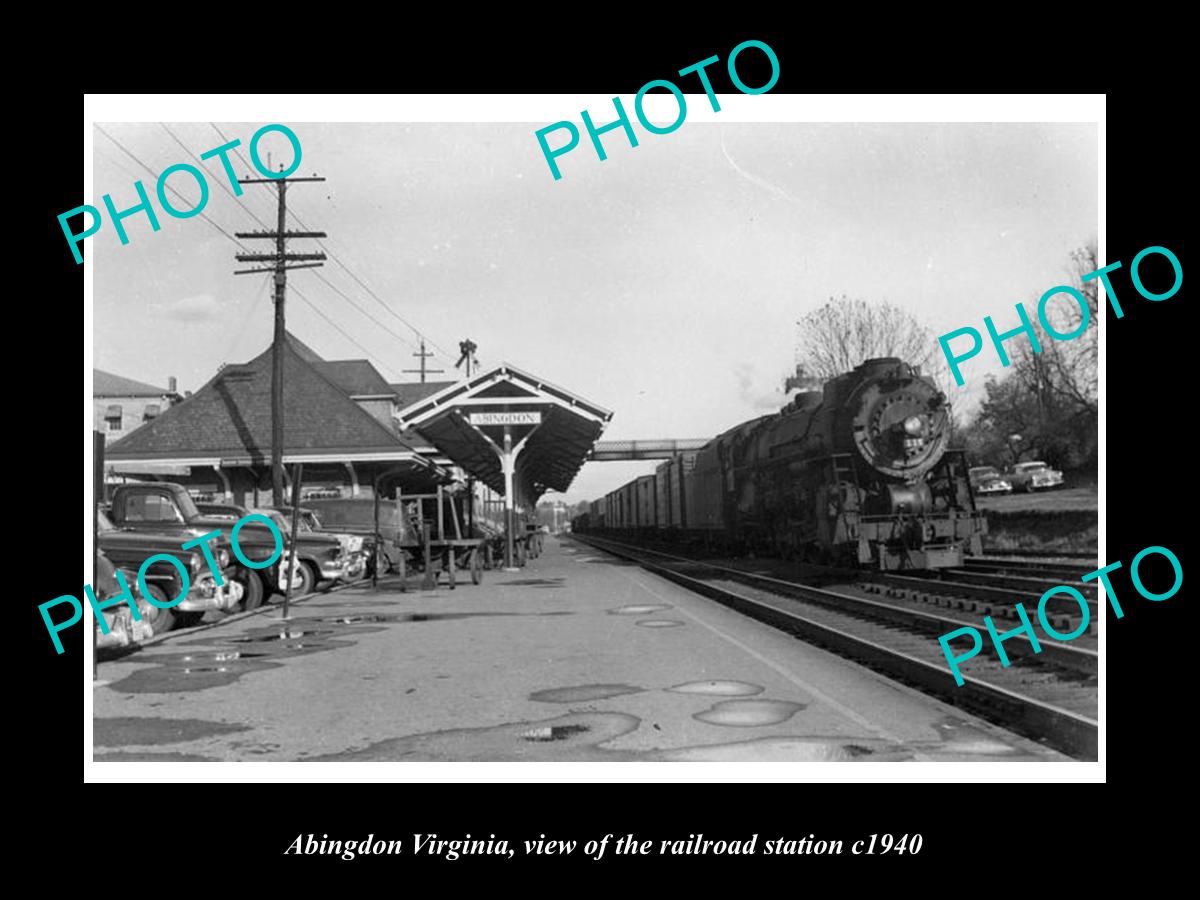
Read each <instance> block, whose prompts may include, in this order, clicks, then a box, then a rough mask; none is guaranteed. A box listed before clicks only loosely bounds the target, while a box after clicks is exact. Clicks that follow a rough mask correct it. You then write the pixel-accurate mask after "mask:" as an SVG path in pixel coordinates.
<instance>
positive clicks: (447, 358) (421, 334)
mask: <svg viewBox="0 0 1200 900" xmlns="http://www.w3.org/2000/svg"><path fill="white" fill-rule="evenodd" d="M288 215H290V216H291V217H292V218H293V219H294V220H295V221H296V224H297V225H299V226H300V227H301V228H308V226H307V225H305V224H304V222H303V221H302V220H301V218H300V217H299V216H298V215H296V213H295V211H294V210H290V209H289V210H288ZM317 245H318V246H319V247H320V248H321V249H322V250H324V251H325V252H326V253H327V254H328V255H329V258H330V259H332V260H333V261H334V262H335V263H337V264H338V265H339V266H341V267H342V269H344V270H345V272H346V274H347V275H349V276H350V277H351V278H353V279H354V281H355V282H356V283H357V284H358V285H359V286H360V287H361V288H362V289H363V290H364V291H366V292H367V293H368V294H369V295H370V296H371V298H372V299H373V300H374V301H375V302H376V303H378V304H379V305H380V306H382V307H383V308H384V309H385V310H387V311H388V312H389V313H391V314H392V315H393V316H395V317H396V318H397V319H398V320H399V321H400V322H401V323H402V324H403V325H404V326H405V327H406V328H408V329H409V330H410V331H412V333H413V334H414V335H416V336H417V337H418V338H422V339H424V340H426V341H428V342H429V344H430V345H431V346H432V347H434V348H435V349H437V350H438V351H439V352H440V353H441V354H442V358H443V360H444V361H446V362H450V361H451V356H450V355H449V354H448V353H447V352H446V350H445V348H444V347H442V346H441V345H440V344H438V342H437V341H435V340H433V338H431V337H428V336H427V335H426V334H425V333H424V332H423V331H421V329H419V328H417V326H415V325H413V324H412V323H411V322H409V321H408V320H407V319H406V318H404V316H402V315H400V313H398V312H396V311H395V310H394V309H392V307H391V306H390V305H389V304H388V303H387V302H386V301H385V300H383V299H382V298H381V297H380V296H379V295H378V294H376V293H375V292H374V291H373V290H371V289H370V288H369V287H368V286H367V284H366V282H364V281H363V280H362V279H361V278H359V277H358V276H357V275H356V274H354V271H353V270H352V269H351V268H350V267H349V266H347V265H346V264H345V263H344V262H342V259H341V257H339V256H338V255H337V254H336V253H334V252H333V251H332V250H330V249H329V248H328V247H326V246H325V244H324V243H323V242H321V241H317ZM393 333H394V332H393ZM409 346H410V347H411V346H412V344H409Z"/></svg>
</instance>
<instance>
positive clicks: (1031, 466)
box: [1021, 462, 1046, 472]
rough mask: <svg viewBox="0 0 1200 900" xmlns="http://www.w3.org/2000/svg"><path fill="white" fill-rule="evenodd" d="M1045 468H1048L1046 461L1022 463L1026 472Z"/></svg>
mask: <svg viewBox="0 0 1200 900" xmlns="http://www.w3.org/2000/svg"><path fill="white" fill-rule="evenodd" d="M1044 468H1046V464H1045V463H1044V462H1028V463H1021V469H1022V470H1023V471H1025V472H1036V471H1037V470H1038V469H1044Z"/></svg>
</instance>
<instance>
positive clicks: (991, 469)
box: [967, 466, 1012, 496]
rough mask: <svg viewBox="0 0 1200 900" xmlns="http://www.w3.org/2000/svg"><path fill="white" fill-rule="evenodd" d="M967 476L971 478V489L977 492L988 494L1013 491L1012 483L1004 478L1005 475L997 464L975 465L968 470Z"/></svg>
mask: <svg viewBox="0 0 1200 900" xmlns="http://www.w3.org/2000/svg"><path fill="white" fill-rule="evenodd" d="M967 477H968V478H970V479H971V489H972V490H973V491H975V493H976V494H982V495H984V496H987V495H990V494H1009V493H1012V485H1011V484H1009V483H1008V482H1007V481H1005V480H1004V476H1003V475H1001V474H1000V470H999V469H997V468H996V467H995V466H973V467H972V468H970V469H968V470H967Z"/></svg>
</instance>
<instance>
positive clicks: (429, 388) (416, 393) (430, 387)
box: [388, 381, 458, 409]
mask: <svg viewBox="0 0 1200 900" xmlns="http://www.w3.org/2000/svg"><path fill="white" fill-rule="evenodd" d="M452 384H458V382H457V381H409V382H404V381H401V382H395V383H393V384H390V385H388V387H390V388H391V389H392V392H393V393H394V394H395V395H396V404H397V407H398V408H399V409H406V408H407V407H409V406H412V405H413V404H414V403H416V402H417V401H418V400H424V399H425V398H426V397H432V396H433V395H434V394H436V393H437V392H438V391H442V390H445V389H446V388H448V387H450V385H452Z"/></svg>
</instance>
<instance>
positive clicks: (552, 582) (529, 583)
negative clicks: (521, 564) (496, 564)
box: [496, 578, 567, 588]
mask: <svg viewBox="0 0 1200 900" xmlns="http://www.w3.org/2000/svg"><path fill="white" fill-rule="evenodd" d="M566 582H567V579H565V578H522V579H521V580H520V581H497V582H496V587H549V588H558V587H563V586H564V585H565V584H566Z"/></svg>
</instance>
